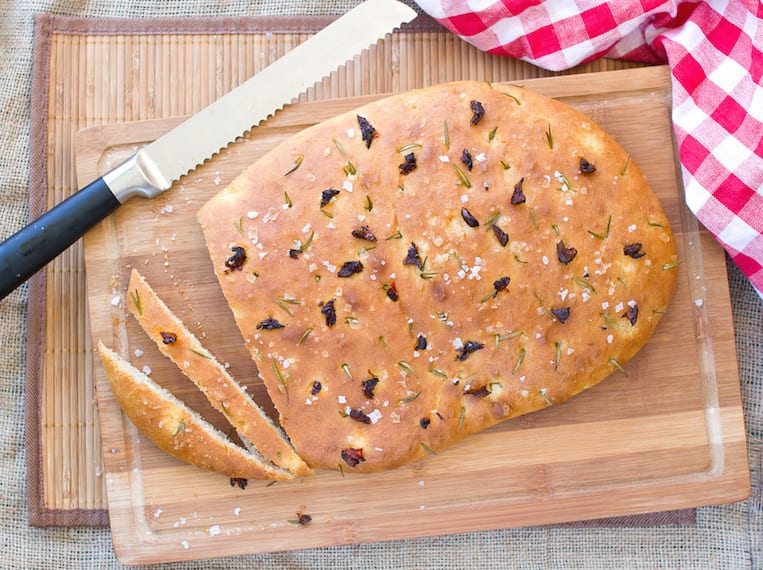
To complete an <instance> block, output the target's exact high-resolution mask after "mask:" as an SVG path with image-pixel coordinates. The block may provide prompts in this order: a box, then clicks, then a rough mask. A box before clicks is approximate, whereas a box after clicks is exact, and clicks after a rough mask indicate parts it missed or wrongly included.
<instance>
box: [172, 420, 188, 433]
mask: <svg viewBox="0 0 763 570" xmlns="http://www.w3.org/2000/svg"><path fill="white" fill-rule="evenodd" d="M179 433H185V420H180V422H179V423H178V427H177V428H176V429H175V431H174V432H172V435H177V434H179Z"/></svg>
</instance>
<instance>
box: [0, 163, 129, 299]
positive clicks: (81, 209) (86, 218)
mask: <svg viewBox="0 0 763 570" xmlns="http://www.w3.org/2000/svg"><path fill="white" fill-rule="evenodd" d="M119 205H120V202H119V200H118V199H117V197H116V196H115V195H114V193H113V192H112V191H111V188H109V186H108V184H106V182H105V181H104V180H103V178H98V179H97V180H95V181H94V182H92V183H90V184H88V185H87V186H85V187H84V188H83V189H82V190H79V191H78V192H76V193H75V194H73V195H72V196H70V197H69V198H67V199H66V200H64V201H63V202H61V203H60V204H58V205H57V206H56V207H54V208H53V209H52V210H49V211H48V212H46V213H45V214H43V215H42V216H40V217H39V218H37V219H36V220H35V221H33V222H32V223H30V224H29V225H28V226H26V227H25V228H22V229H21V230H19V231H18V232H16V233H15V234H14V235H12V236H11V237H9V238H8V239H7V240H5V241H4V242H2V243H0V299H4V298H5V297H6V296H7V295H8V294H10V293H11V292H12V291H13V290H14V289H16V288H17V287H18V286H19V285H21V284H22V283H24V282H25V281H26V280H27V279H29V278H30V277H31V276H32V275H33V274H35V273H36V272H37V271H38V270H40V269H42V268H43V267H44V266H45V265H47V264H48V262H50V261H52V260H53V259H54V258H55V257H58V255H59V254H61V253H62V252H63V251H64V250H65V249H66V248H68V247H69V246H70V245H71V244H73V243H74V242H75V241H77V240H78V239H79V238H80V237H82V235H83V234H84V233H85V232H86V231H87V230H89V229H90V228H92V227H93V226H94V225H95V224H97V223H98V222H100V221H101V220H102V219H103V218H105V217H106V216H108V215H109V214H110V213H111V212H113V211H114V210H115V209H116V208H117V207H118V206H119Z"/></svg>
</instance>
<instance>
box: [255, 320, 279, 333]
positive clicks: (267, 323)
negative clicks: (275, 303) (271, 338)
mask: <svg viewBox="0 0 763 570" xmlns="http://www.w3.org/2000/svg"><path fill="white" fill-rule="evenodd" d="M282 328H283V325H282V324H281V323H279V322H278V321H277V320H275V319H274V318H273V317H268V318H267V319H265V320H264V321H260V322H259V323H257V329H258V330H261V331H272V330H276V329H282Z"/></svg>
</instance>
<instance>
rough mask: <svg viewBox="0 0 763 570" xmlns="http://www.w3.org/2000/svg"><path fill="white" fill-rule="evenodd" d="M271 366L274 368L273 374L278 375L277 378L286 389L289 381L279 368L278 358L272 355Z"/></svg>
mask: <svg viewBox="0 0 763 570" xmlns="http://www.w3.org/2000/svg"><path fill="white" fill-rule="evenodd" d="M270 366H271V368H272V369H273V374H274V375H275V377H276V380H278V383H279V384H280V385H281V386H282V387H283V389H284V390H286V385H287V383H288V381H287V379H286V378H284V377H283V374H281V371H280V370H279V369H278V364H277V363H276V359H275V358H273V357H272V356H271V357H270Z"/></svg>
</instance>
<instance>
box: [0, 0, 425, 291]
mask: <svg viewBox="0 0 763 570" xmlns="http://www.w3.org/2000/svg"><path fill="white" fill-rule="evenodd" d="M415 16H416V12H415V11H414V10H413V9H411V8H410V7H408V6H406V5H405V4H402V3H400V2H398V1H397V0H366V1H365V2H363V3H362V4H359V5H358V6H356V7H355V8H353V9H352V10H350V11H349V12H347V13H346V14H344V15H343V16H341V17H340V18H338V19H337V20H335V21H334V22H333V23H331V24H329V25H328V26H327V27H326V28H324V29H323V30H321V31H320V32H318V33H317V34H315V35H314V36H313V37H311V38H310V39H308V40H307V41H305V42H303V43H301V44H300V45H298V46H297V47H295V48H294V49H292V50H291V51H289V52H288V53H286V54H285V55H284V56H283V57H281V58H280V59H278V60H277V61H276V62H274V63H273V64H271V65H270V66H268V67H266V68H265V69H263V70H262V71H260V72H259V73H257V74H256V75H254V76H253V77H251V78H249V79H247V80H246V81H245V82H243V83H241V84H240V85H239V86H238V87H236V88H234V89H232V90H231V91H229V92H228V93H227V94H225V95H223V96H222V97H221V98H219V99H217V100H216V101H214V102H213V103H211V104H210V105H209V106H207V107H206V108H204V109H202V110H201V111H199V112H198V113H196V114H195V115H193V116H192V117H190V118H188V119H186V120H185V121H184V122H182V123H181V124H180V125H178V126H177V127H175V128H174V129H173V130H171V131H170V132H168V133H167V134H165V135H163V136H162V137H160V138H159V139H157V140H156V141H154V142H152V143H151V144H149V145H147V146H145V147H143V148H142V149H140V150H139V151H138V152H137V153H136V154H134V155H133V156H131V157H130V158H129V159H128V160H126V161H125V162H124V163H122V164H120V165H119V166H117V167H116V168H114V169H113V170H111V171H109V172H107V173H106V174H104V175H103V176H102V177H101V178H98V179H97V180H95V181H93V182H91V183H90V184H88V185H87V186H85V187H84V188H82V189H81V190H79V191H78V192H76V193H75V194H73V195H72V196H70V197H69V198H67V199H66V200H64V201H63V202H61V203H60V204H59V205H57V206H56V207H55V208H53V209H51V210H49V211H48V212H46V213H45V214H43V215H42V216H40V217H39V218H37V219H36V220H35V221H33V222H31V223H30V224H29V225H28V226H26V227H25V228H22V229H21V230H19V231H18V232H17V233H15V234H14V235H12V236H11V237H9V238H8V239H7V240H5V241H4V242H2V243H0V299H3V298H5V297H6V296H7V295H8V294H9V293H11V292H12V291H13V290H15V289H16V288H17V287H18V286H19V285H21V284H22V283H24V282H25V281H26V280H27V279H28V278H29V277H31V276H32V275H33V274H34V273H36V272H37V271H38V270H39V269H41V268H42V267H44V266H45V265H47V264H48V263H49V262H50V261H51V260H53V259H54V258H55V257H57V256H58V255H59V254H60V253H62V252H63V251H64V250H65V249H66V248H68V247H69V246H70V245H71V244H72V243H74V242H75V241H76V240H77V239H79V238H80V237H81V236H82V235H83V234H84V233H85V232H87V231H88V230H89V229H90V228H92V227H93V226H94V225H95V224H97V223H98V222H100V221H101V220H102V219H103V218H105V217H106V216H108V215H109V214H110V213H112V212H113V211H114V210H115V209H116V208H117V207H119V206H120V205H121V204H122V203H124V202H125V201H127V200H128V199H129V198H131V197H133V196H136V195H139V196H144V197H147V198H152V197H154V196H156V195H158V194H161V193H162V192H164V191H165V190H167V189H169V188H170V187H171V186H172V184H173V183H174V182H175V181H177V180H178V179H179V178H180V177H182V176H183V175H185V174H187V173H188V172H190V171H192V170H194V169H195V168H196V167H198V166H199V165H201V164H203V163H204V162H205V161H206V160H208V159H209V158H211V157H212V156H214V155H215V154H216V153H218V152H219V151H220V150H221V149H223V148H225V147H226V146H228V144H230V143H231V142H234V141H235V140H236V139H237V138H239V137H241V136H242V135H243V134H245V133H246V132H247V131H249V130H250V129H251V128H252V127H255V126H256V125H258V124H259V123H261V122H262V121H264V120H266V119H267V118H268V117H270V116H271V115H273V114H274V113H275V112H276V111H278V110H279V109H281V108H283V107H284V106H285V105H287V104H289V103H291V102H292V101H293V100H294V99H296V98H297V97H298V96H299V95H300V94H301V93H303V92H304V91H306V90H307V89H308V88H309V87H312V86H313V85H315V84H316V83H317V82H318V81H320V80H321V79H323V78H324V77H326V76H327V75H329V74H330V73H331V72H332V71H334V70H335V69H337V68H338V67H339V66H340V65H342V64H344V63H346V62H347V61H348V60H350V59H352V58H353V57H354V56H355V55H357V54H359V53H360V52H362V51H363V50H364V49H366V48H368V47H369V46H370V45H372V44H374V43H375V42H377V41H378V40H379V39H381V38H383V37H384V36H385V35H386V34H388V33H390V32H392V31H393V30H394V29H395V28H397V27H399V26H400V25H402V24H403V23H406V22H409V21H411V20H412V19H413V18H414V17H415Z"/></svg>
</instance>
